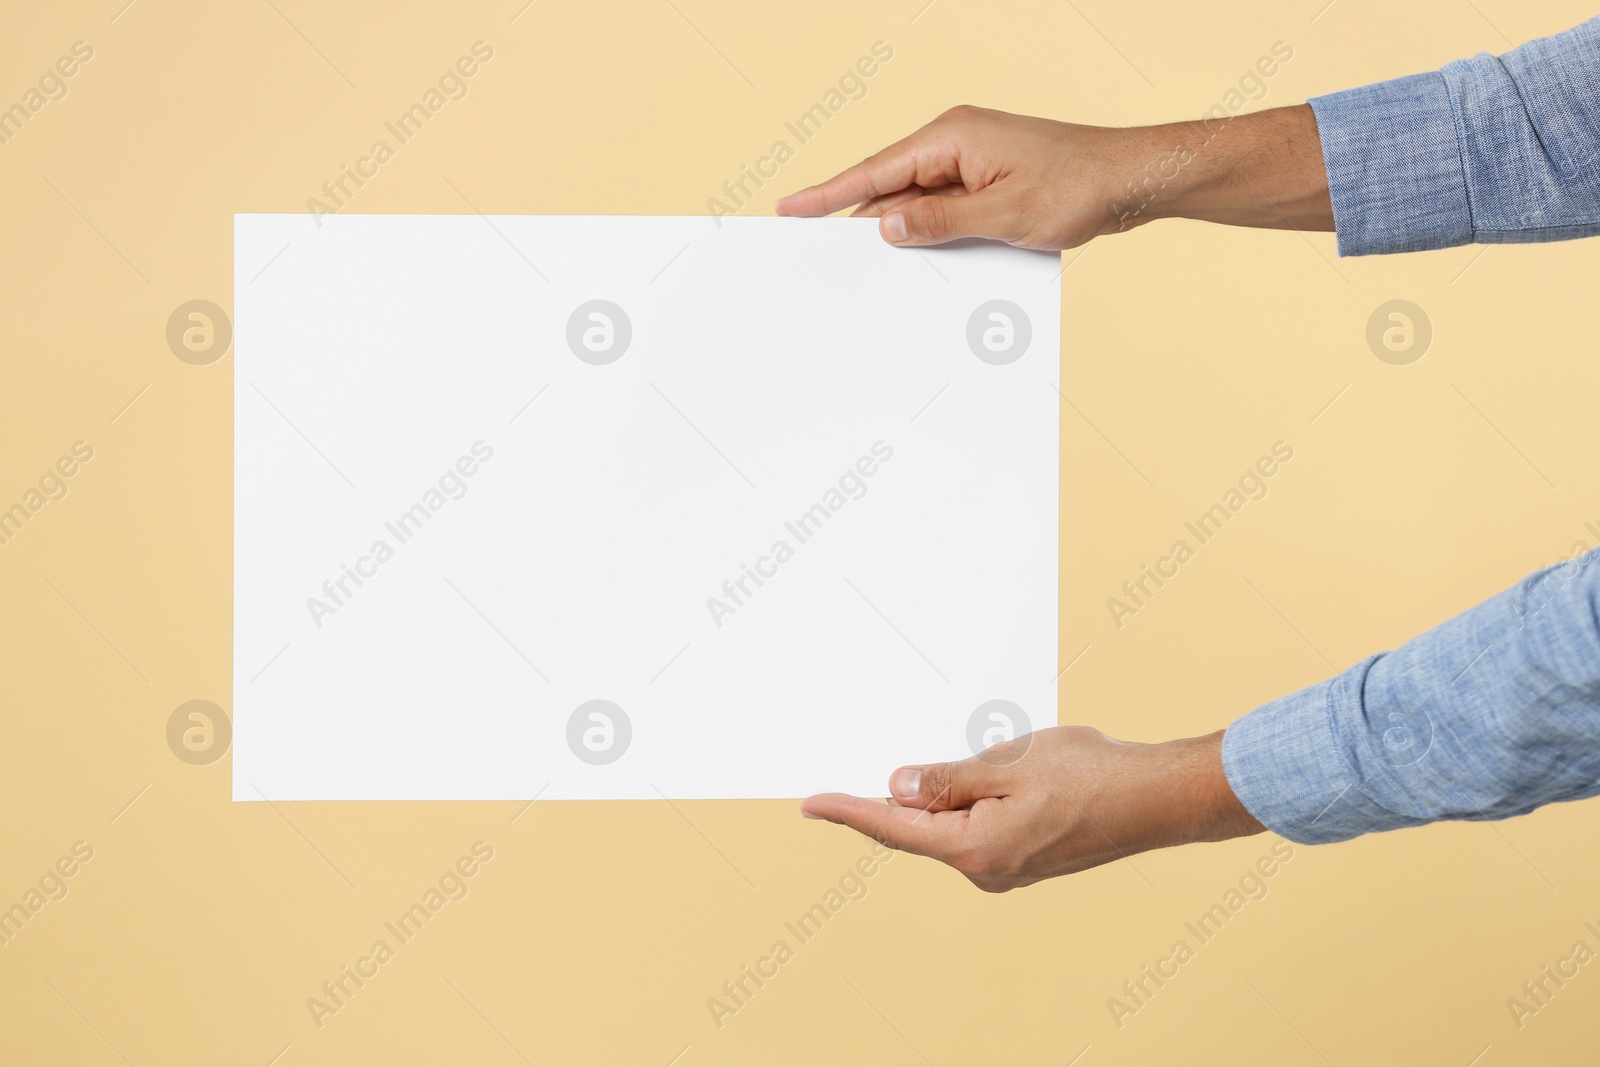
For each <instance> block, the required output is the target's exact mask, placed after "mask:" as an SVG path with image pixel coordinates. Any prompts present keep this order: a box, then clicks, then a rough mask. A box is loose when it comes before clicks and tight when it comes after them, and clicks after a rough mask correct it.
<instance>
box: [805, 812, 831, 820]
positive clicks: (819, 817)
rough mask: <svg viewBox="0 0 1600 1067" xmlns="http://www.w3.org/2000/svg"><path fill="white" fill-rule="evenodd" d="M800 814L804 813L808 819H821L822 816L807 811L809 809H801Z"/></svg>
mask: <svg viewBox="0 0 1600 1067" xmlns="http://www.w3.org/2000/svg"><path fill="white" fill-rule="evenodd" d="M800 814H801V815H804V816H805V817H806V818H808V819H822V816H820V815H817V814H814V813H813V812H809V811H802V812H801V813H800ZM824 821H826V820H824Z"/></svg>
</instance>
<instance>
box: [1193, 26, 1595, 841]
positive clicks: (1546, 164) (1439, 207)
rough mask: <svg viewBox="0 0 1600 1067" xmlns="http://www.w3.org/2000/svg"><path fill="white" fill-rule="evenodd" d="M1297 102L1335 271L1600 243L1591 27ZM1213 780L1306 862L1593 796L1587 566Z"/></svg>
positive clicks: (1240, 743)
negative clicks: (1444, 252)
mask: <svg viewBox="0 0 1600 1067" xmlns="http://www.w3.org/2000/svg"><path fill="white" fill-rule="evenodd" d="M1310 103H1311V107H1312V110H1313V112H1314V113H1315V114H1316V117H1317V126H1318V130H1319V132H1320V134H1321V137H1322V146H1323V158H1324V161H1325V163H1326V164H1327V171H1328V182H1329V187H1330V191H1331V194H1332V200H1333V214H1334V226H1335V231H1336V234H1337V238H1338V242H1339V253H1340V254H1341V255H1366V254H1371V253H1383V252H1410V251H1420V250H1423V249H1431V248H1445V247H1449V246H1452V245H1460V244H1467V243H1470V242H1486V243H1490V242H1509V241H1553V240H1560V239H1564V238H1573V237H1587V236H1592V235H1595V234H1600V18H1595V19H1591V20H1589V21H1588V22H1585V23H1583V24H1582V25H1580V26H1578V27H1576V28H1574V29H1572V30H1569V31H1567V32H1566V33H1562V34H1558V35H1556V36H1554V37H1546V38H1542V39H1540V40H1536V41H1530V42H1529V43H1528V44H1525V45H1523V46H1522V47H1520V48H1518V49H1516V50H1515V51H1512V52H1509V53H1507V54H1506V55H1504V56H1499V57H1495V56H1491V55H1478V56H1475V57H1473V58H1471V59H1464V60H1460V61H1457V62H1454V63H1450V64H1448V65H1446V66H1445V67H1444V68H1443V69H1442V70H1439V71H1437V72H1434V73H1429V74H1415V75H1411V76H1408V77H1404V78H1398V79H1395V80H1393V81H1389V82H1383V83H1381V84H1378V85H1371V86H1367V87H1365V88H1360V89H1352V90H1349V91H1347V92H1341V93H1334V94H1331V95H1329V96H1323V97H1318V98H1316V99H1314V100H1312V101H1310ZM1380 600H1381V598H1379V597H1376V596H1375V603H1377V602H1379V601H1380ZM1222 762H1223V769H1224V771H1225V772H1226V773H1227V776H1228V781H1229V784H1231V785H1232V786H1233V790H1234V792H1235V793H1236V794H1238V796H1239V799H1240V800H1241V801H1242V802H1243V803H1244V805H1245V807H1246V808H1248V809H1249V811H1250V812H1251V814H1253V815H1254V816H1255V817H1256V818H1257V819H1258V820H1260V821H1261V822H1262V823H1263V824H1265V825H1266V826H1267V827H1268V829H1270V830H1273V831H1275V832H1276V833H1278V834H1281V835H1282V836H1284V837H1287V838H1289V839H1290V840H1292V841H1298V842H1302V843H1306V844H1316V843H1322V842H1329V841H1342V840H1346V839H1348V838H1352V837H1356V836H1358V835H1360V834H1364V833H1369V832H1372V831H1375V830H1392V829H1396V828H1399V827H1403V826H1417V825H1420V824H1423V823H1428V822H1433V821H1435V820H1439V819H1503V818H1506V817H1508V816H1512V815H1520V814H1523V813H1525V812H1528V811H1531V810H1533V809H1534V808H1537V807H1539V806H1541V805H1543V804H1548V803H1551V802H1553V801H1558V800H1576V799H1579V798H1581V797H1590V796H1594V795H1596V794H1600V549H1595V550H1591V551H1588V552H1587V553H1584V554H1582V555H1576V556H1574V557H1573V558H1571V559H1568V560H1567V561H1565V562H1563V563H1561V564H1558V565H1556V566H1553V567H1549V568H1546V569H1544V570H1541V571H1538V572H1536V573H1535V574H1532V575H1530V576H1529V577H1527V578H1526V579H1524V580H1523V581H1522V582H1520V583H1519V584H1517V585H1516V586H1515V587H1513V588H1511V589H1508V590H1506V591H1505V592H1503V593H1501V594H1499V595H1498V596H1496V597H1493V598H1492V599H1490V600H1488V601H1486V602H1484V603H1482V604H1479V605H1478V606H1476V607H1473V608H1470V609H1468V610H1467V611H1465V612H1463V613H1462V614H1460V615H1458V616H1456V617H1455V618H1453V619H1451V620H1449V621H1448V622H1445V623H1444V624H1442V625H1440V626H1438V627H1437V628H1435V629H1433V630H1430V631H1429V632H1427V633H1425V634H1423V635H1421V636H1420V637H1417V638H1414V639H1413V640H1411V641H1409V642H1407V643H1406V644H1405V645H1404V646H1402V647H1401V648H1399V649H1397V650H1395V651H1392V652H1385V653H1382V654H1379V655H1375V656H1372V657H1370V658H1368V659H1365V660H1363V661H1362V662H1360V663H1357V664H1356V665H1354V666H1353V667H1350V668H1349V669H1347V670H1345V671H1344V672H1343V673H1341V674H1339V675H1337V676H1335V677H1333V678H1331V679H1329V680H1327V681H1325V682H1321V683H1319V684H1317V685H1313V686H1311V687H1309V688H1307V689H1303V690H1301V691H1300V692H1298V693H1294V694H1291V695H1289V696H1286V697H1283V698H1281V699H1279V700H1275V701H1273V702H1272V703H1270V704H1267V705H1265V706H1263V707H1260V708H1257V709H1256V710H1255V711H1252V712H1250V713H1249V714H1248V715H1245V716H1244V717H1243V718H1241V719H1239V720H1238V721H1236V722H1235V723H1234V724H1233V725H1232V726H1230V727H1229V728H1228V730H1227V733H1226V734H1225V735H1224V737H1223V743H1222Z"/></svg>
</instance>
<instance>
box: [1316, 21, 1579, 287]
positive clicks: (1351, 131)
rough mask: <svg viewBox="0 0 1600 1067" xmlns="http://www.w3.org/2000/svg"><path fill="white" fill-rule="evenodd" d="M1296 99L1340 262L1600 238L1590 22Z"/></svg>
mask: <svg viewBox="0 0 1600 1067" xmlns="http://www.w3.org/2000/svg"><path fill="white" fill-rule="evenodd" d="M1309 103H1310V105H1311V109H1312V111H1313V112H1314V113H1315V115H1316V118H1317V129H1318V132H1319V134H1320V136H1321V138H1322V154H1323V162H1324V164H1325V165H1326V167H1327V172H1328V188H1329V193H1330V196H1331V199H1332V201H1333V218H1334V230H1335V233H1336V236H1337V239H1338V244H1339V254H1340V255H1346V256H1352V255H1369V254H1374V253H1384V252H1415V251H1421V250H1424V249H1430V248H1448V247H1451V246H1454V245H1462V244H1468V243H1472V242H1480V243H1503V242H1512V241H1555V240H1563V239H1567V238H1574V237H1588V236H1593V235H1595V234H1600V18H1594V19H1590V20H1589V21H1588V22H1585V23H1583V24H1582V25H1579V26H1577V27H1574V28H1573V29H1571V30H1568V31H1567V32H1565V33H1561V34H1557V35H1555V36H1553V37H1544V38H1540V39H1538V40H1535V41H1529V42H1528V43H1527V44H1525V45H1522V46H1521V47H1520V48H1517V49H1515V50H1513V51H1511V52H1508V53H1506V54H1505V55H1503V56H1492V55H1489V54H1487V53H1483V54H1479V55H1477V56H1474V57H1472V58H1471V59H1463V60H1458V61H1457V62H1454V63H1449V64H1447V65H1446V66H1444V67H1443V68H1442V69H1440V70H1438V71H1435V72H1431V73H1427V74H1413V75H1410V76H1408V77H1404V78H1397V79H1394V80H1393V81H1387V82H1380V83H1378V84H1376V85H1368V86H1364V87H1362V88H1359V89H1350V90H1346V91H1344V92H1338V93H1332V94H1329V95H1327V96H1320V97H1316V98H1314V99H1312V100H1311V101H1309Z"/></svg>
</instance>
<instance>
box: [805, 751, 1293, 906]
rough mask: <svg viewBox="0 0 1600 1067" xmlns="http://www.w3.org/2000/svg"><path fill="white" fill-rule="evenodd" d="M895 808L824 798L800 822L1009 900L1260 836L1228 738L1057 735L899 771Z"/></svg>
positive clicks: (811, 803) (814, 800)
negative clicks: (1227, 770) (1176, 853)
mask: <svg viewBox="0 0 1600 1067" xmlns="http://www.w3.org/2000/svg"><path fill="white" fill-rule="evenodd" d="M889 790H890V793H891V794H892V799H891V800H890V801H889V802H888V803H887V804H883V803H880V802H878V801H875V800H865V799H862V798H860V797H852V796H846V795H844V794H842V793H824V794H821V795H819V796H814V797H811V798H809V799H807V800H806V801H805V802H804V803H803V804H801V806H800V811H801V813H802V814H804V815H805V816H807V817H808V818H812V819H826V820H828V821H829V822H836V823H842V824H844V825H845V826H849V827H851V828H852V829H855V830H859V831H860V832H861V833H863V834H867V835H868V836H870V837H873V838H875V839H877V840H878V841H880V842H882V843H883V844H885V845H888V846H890V847H891V848H897V849H902V850H904V851H906V852H915V853H917V854H918V855H921V856H931V857H932V858H934V859H936V860H939V861H941V862H943V863H947V864H949V865H950V866H952V867H954V868H955V869H956V870H958V871H960V872H961V873H962V874H964V875H966V876H967V877H968V878H969V879H971V880H972V882H973V884H974V885H976V886H977V887H978V888H979V889H983V890H986V891H988V892H991V893H1003V892H1005V891H1006V890H1008V889H1016V888H1018V887H1020V886H1025V885H1031V884H1033V883H1034V882H1038V881H1041V880H1043V879H1045V878H1054V877H1056V876H1057V875H1062V874H1073V873H1075V872H1077V871H1082V870H1087V869H1088V868H1090V867H1098V866H1099V865H1100V864H1102V863H1109V862H1111V861H1112V860H1117V859H1121V858H1123V857H1125V856H1131V855H1133V854H1134V853H1137V852H1145V851H1147V850H1149V849H1153V848H1165V847H1166V846H1168V845H1180V844H1185V843H1187V842H1191V841H1221V840H1225V839H1227V838H1230V837H1245V836H1248V835H1250V834H1255V833H1259V832H1261V831H1262V830H1263V829H1265V827H1263V826H1262V825H1261V824H1260V823H1259V822H1257V821H1256V820H1255V818H1254V817H1252V816H1251V814H1250V813H1249V812H1248V811H1246V810H1245V808H1244V805H1242V804H1240V803H1239V800H1238V798H1237V797H1235V796H1234V794H1233V790H1232V789H1231V788H1230V787H1229V786H1228V780H1227V778H1226V776H1224V774H1223V772H1222V731H1220V730H1219V731H1218V732H1216V733H1214V734H1210V735H1208V736H1206V737H1193V738H1187V739H1185V740H1181V741H1168V742H1165V743H1163V744H1158V745H1145V744H1133V743H1130V742H1127V741H1117V740H1115V739H1113V738H1110V737H1107V736H1106V735H1105V734H1102V733H1101V732H1100V731H1098V730H1094V729H1090V728H1089V727H1086V726H1057V727H1053V728H1051V729H1048V730H1040V731H1038V732H1036V733H1032V734H1028V735H1026V736H1023V737H1019V738H1017V739H1016V740H1014V741H1008V742H1006V743H1005V744H1001V745H996V746H995V747H993V748H991V749H988V750H987V751H985V752H983V753H981V754H979V755H977V756H974V757H972V758H971V759H965V760H962V761H961V762H959V763H934V764H928V765H925V766H920V767H901V768H900V769H899V770H897V771H895V772H894V774H892V775H891V776H890V778H889Z"/></svg>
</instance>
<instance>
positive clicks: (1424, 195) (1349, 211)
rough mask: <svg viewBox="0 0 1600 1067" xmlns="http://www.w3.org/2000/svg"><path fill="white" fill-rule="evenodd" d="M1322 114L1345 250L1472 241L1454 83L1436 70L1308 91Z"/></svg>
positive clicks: (1337, 229)
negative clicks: (1344, 87)
mask: <svg viewBox="0 0 1600 1067" xmlns="http://www.w3.org/2000/svg"><path fill="white" fill-rule="evenodd" d="M1307 102H1308V103H1309V104H1310V105H1311V110H1312V112H1313V113H1314V114H1315V115H1316V118H1317V131H1318V133H1319V135H1320V136H1321V138H1322V160H1323V163H1324V164H1325V165H1326V167H1327V171H1328V192H1329V195H1330V197H1331V199H1332V201H1333V223H1334V233H1335V235H1336V236H1337V238H1338V241H1339V254H1340V255H1341V256H1364V255H1374V254H1378V253H1387V252H1420V251H1423V250H1426V249H1430V248H1450V247H1453V246H1455V245H1464V244H1470V243H1471V241H1472V208H1471V204H1470V203H1469V201H1468V198H1467V179H1466V171H1465V169H1464V166H1463V164H1462V157H1461V141H1460V138H1459V136H1458V134H1457V130H1456V120H1455V112H1454V110H1453V109H1452V108H1451V106H1450V90H1449V88H1448V86H1447V85H1446V83H1445V79H1444V77H1443V76H1442V75H1440V74H1439V73H1438V72H1437V71H1434V72H1430V73H1427V74H1413V75H1410V76H1408V77H1404V78H1396V79H1394V80H1393V81H1386V82H1379V83H1378V84H1376V85H1367V86H1362V87H1361V88H1358V89H1348V90H1345V91H1343V92H1338V93H1330V94H1329V95H1327V96H1319V97H1316V98H1314V99H1312V100H1309V101H1307Z"/></svg>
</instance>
